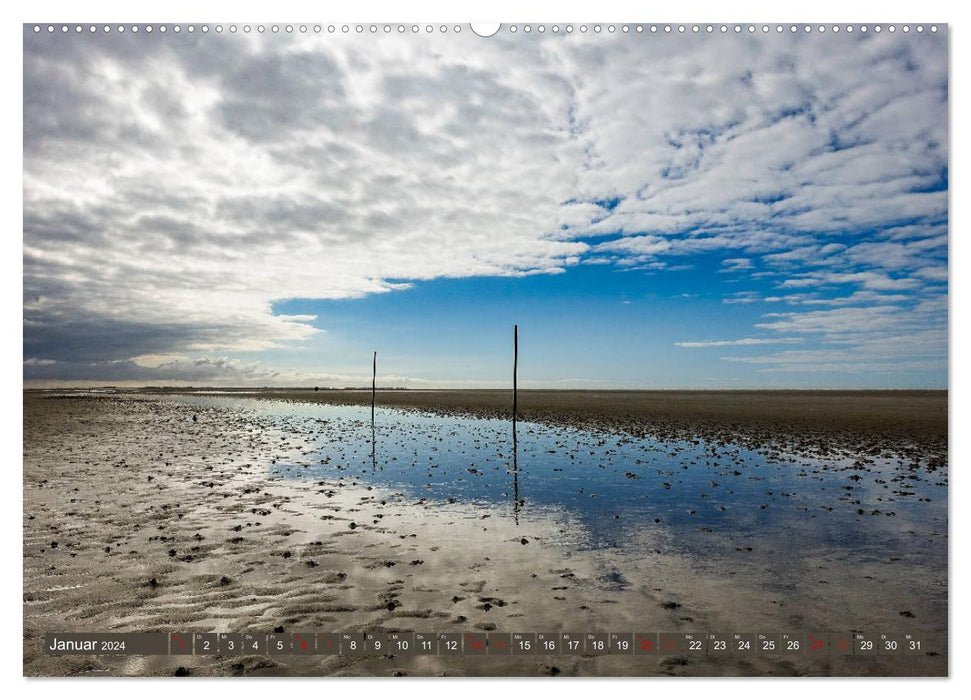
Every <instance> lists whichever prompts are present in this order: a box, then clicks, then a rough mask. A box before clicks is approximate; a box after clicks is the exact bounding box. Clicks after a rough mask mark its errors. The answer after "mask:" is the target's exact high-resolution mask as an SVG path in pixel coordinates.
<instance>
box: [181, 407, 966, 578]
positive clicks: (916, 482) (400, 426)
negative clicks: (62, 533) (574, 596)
mask: <svg viewBox="0 0 971 700" xmlns="http://www.w3.org/2000/svg"><path fill="white" fill-rule="evenodd" d="M185 400H188V401H193V402H201V403H203V404H204V405H210V406H221V407H232V408H234V409H245V410H247V411H252V412H255V414H256V415H258V416H261V417H263V418H267V419H270V420H272V421H274V422H276V423H279V424H281V425H282V426H284V427H286V428H288V429H292V430H294V431H297V432H300V433H301V434H304V435H307V436H312V439H313V440H314V443H315V445H314V449H313V450H312V451H311V452H310V453H308V454H305V455H304V457H303V463H302V464H301V466H299V467H296V466H295V465H293V464H282V463H281V464H276V465H272V470H273V471H274V472H275V473H277V474H279V475H281V476H284V477H287V478H297V479H318V480H333V479H350V480H354V481H357V482H360V483H364V484H368V485H372V486H375V487H387V488H391V489H394V490H397V491H400V492H403V493H405V494H406V495H407V497H409V498H412V499H415V500H421V499H424V500H426V501H439V502H443V503H449V502H452V503H457V504H473V505H477V506H493V507H496V508H498V509H505V510H506V511H508V512H509V513H510V514H511V515H512V516H513V517H514V518H515V519H516V521H517V522H518V521H519V519H522V520H523V521H524V523H528V522H529V521H530V519H531V518H533V517H536V518H539V519H547V518H549V517H550V516H551V515H553V514H556V515H557V517H560V516H562V514H569V516H570V517H569V521H570V524H569V525H568V526H566V527H564V528H562V529H563V532H562V533H560V535H561V537H562V541H563V542H564V543H567V542H569V543H570V545H571V546H575V547H585V548H592V549H597V548H601V549H603V548H610V549H614V550H619V551H621V552H623V551H629V552H631V553H635V551H636V552H643V551H645V550H648V549H655V550H656V549H663V550H665V551H686V552H691V553H696V554H698V553H700V554H705V555H711V556H714V555H717V554H719V553H725V552H726V551H728V552H733V551H734V550H735V547H734V544H735V543H744V542H760V543H766V542H770V541H771V542H774V543H776V544H777V547H775V548H774V549H775V551H778V552H779V553H780V555H782V556H791V557H795V558H798V557H800V556H803V555H805V554H807V553H809V552H813V551H838V550H846V551H852V552H853V553H854V555H855V556H864V557H867V556H869V557H874V558H878V559H879V558H886V557H888V556H891V555H892V556H905V557H910V558H914V557H923V558H926V557H929V558H932V559H933V558H938V557H939V558H941V559H943V558H944V557H946V539H945V538H943V537H936V538H935V536H934V535H933V534H932V533H935V532H937V533H946V531H947V523H946V507H947V506H946V494H947V489H946V486H942V485H939V484H946V469H945V470H943V471H944V473H943V474H942V473H937V474H926V473H913V472H910V471H907V470H905V469H903V468H902V467H901V466H900V465H899V464H898V463H896V462H894V461H892V460H881V459H878V460H874V461H873V463H868V464H865V465H864V466H865V470H864V469H853V468H852V467H853V462H854V460H853V459H849V458H844V459H833V460H822V459H809V458H806V457H803V456H795V455H786V454H782V453H780V452H772V453H770V454H769V455H766V454H761V453H759V452H756V451H752V450H746V449H742V448H738V447H735V446H732V445H713V444H709V443H705V442H704V441H701V440H696V441H687V442H678V443H660V442H658V441H655V440H653V439H644V438H632V437H631V436H628V435H622V434H611V433H592V432H587V431H583V430H578V429H575V428H569V427H561V426H550V425H543V424H536V423H524V422H520V424H519V431H518V441H517V444H516V448H517V449H516V451H515V452H513V442H512V434H511V425H510V423H509V422H508V421H501V420H488V419H473V418H466V417H457V416H442V415H432V414H427V413H421V412H417V411H407V410H393V409H379V411H378V414H377V421H376V424H375V425H374V426H373V432H372V424H371V421H370V408H369V407H366V406H330V405H319V404H299V403H288V402H279V401H255V400H252V399H230V398H223V397H187V398H185ZM852 475H859V476H860V479H859V480H854V479H850V478H849V477H850V476H852ZM915 476H916V477H917V478H913V477H915ZM900 477H904V478H903V480H902V481H901V480H899V478H900ZM894 479H898V480H897V481H894ZM879 482H884V483H879ZM894 491H905V492H906V494H907V495H899V494H894V493H893V492H894ZM890 499H892V500H890ZM920 499H930V500H929V501H927V500H920ZM860 511H863V512H862V513H861V512H860ZM873 511H879V512H878V513H876V514H873ZM889 512H892V513H894V515H887V513H889ZM578 529H579V530H580V531H582V534H580V532H577V530H578ZM742 548H743V550H744V545H743V546H742Z"/></svg>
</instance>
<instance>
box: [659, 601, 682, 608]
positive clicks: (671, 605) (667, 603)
mask: <svg viewBox="0 0 971 700" xmlns="http://www.w3.org/2000/svg"><path fill="white" fill-rule="evenodd" d="M661 607H662V608H664V609H665V610H677V609H678V608H680V607H681V603H675V602H674V601H673V600H668V601H665V602H663V603H661Z"/></svg>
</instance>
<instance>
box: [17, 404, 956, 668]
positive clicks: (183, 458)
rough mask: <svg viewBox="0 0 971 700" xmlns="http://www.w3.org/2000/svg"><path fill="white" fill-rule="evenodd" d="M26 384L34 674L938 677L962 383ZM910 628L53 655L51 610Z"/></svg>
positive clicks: (383, 626) (163, 622) (29, 655)
mask: <svg viewBox="0 0 971 700" xmlns="http://www.w3.org/2000/svg"><path fill="white" fill-rule="evenodd" d="M377 396H378V402H379V413H378V420H377V427H376V429H375V428H374V427H373V426H371V425H370V423H369V410H368V409H362V408H361V407H360V406H362V405H364V406H366V405H368V404H369V403H370V392H361V391H317V392H314V391H312V390H299V391H296V390H289V391H260V392H255V393H254V392H246V393H243V392H224V391H221V392H218V393H216V392H207V391H200V390H179V391H173V390H167V391H157V390H156V391H141V392H119V393H115V394H107V395H105V394H100V395H99V394H93V393H90V392H25V394H24V552H23V554H24V560H23V573H24V673H25V674H27V675H88V676H91V675H122V676H132V675H170V674H173V673H179V674H188V675H215V676H224V675H440V674H454V675H559V674H562V675H659V674H663V675H783V676H791V675H945V674H946V673H947V508H946V503H947V469H948V465H947V395H946V393H944V392H553V391H524V392H520V395H519V406H520V414H519V415H520V420H521V424H520V427H519V434H520V438H519V444H518V445H517V446H516V447H515V448H514V449H511V448H510V445H509V443H508V441H507V439H506V432H507V430H506V424H507V422H508V421H507V419H508V418H509V417H510V408H511V407H510V394H509V392H499V391H456V392H446V391H390V390H379V391H378V394H377ZM851 629H853V630H862V631H867V632H891V633H894V634H898V633H903V632H909V633H914V634H917V635H920V636H921V638H922V639H923V640H925V641H924V647H923V653H921V654H916V655H902V656H873V657H861V656H842V655H827V656H826V657H825V658H814V657H810V656H809V655H807V654H795V655H777V656H765V655H757V654H756V655H747V656H745V655H742V656H739V655H733V656H724V657H718V656H711V655H703V656H691V655H684V654H683V655H676V656H657V657H636V658H635V657H617V656H567V655H556V656H539V655H537V656H505V657H484V658H479V657H470V658H461V659H458V658H454V657H448V656H425V657H402V656H399V657H394V656H391V655H372V656H361V657H347V656H315V657H267V656H262V655H248V656H240V657H201V656H200V657H179V658H178V659H175V658H168V657H130V658H126V657H107V656H93V655H76V656H67V657H51V656H47V655H45V654H44V652H43V650H42V644H43V636H44V634H45V633H47V632H75V631H77V632H81V631H89V632H116V631H125V632H129V631H131V632H134V631H164V632H169V631H186V632H191V631H205V632H213V631H254V632H261V633H262V632H265V633H272V632H274V631H278V632H308V631H309V632H313V631H316V632H322V631H328V632H348V631H364V630H369V631H379V632H381V631H415V632H446V631H447V632H456V631H501V632H529V631H531V632H586V631H595V632H642V631H660V632H682V631H683V632H696V633H703V632H708V631H711V632H724V633H731V632H771V633H779V632H795V633H806V632H819V631H839V632H843V631H845V632H847V633H848V632H849V631H850V630H851Z"/></svg>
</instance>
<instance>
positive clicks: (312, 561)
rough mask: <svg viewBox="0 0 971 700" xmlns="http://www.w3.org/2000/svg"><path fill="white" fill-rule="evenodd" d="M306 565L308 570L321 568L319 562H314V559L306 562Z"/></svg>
mask: <svg viewBox="0 0 971 700" xmlns="http://www.w3.org/2000/svg"><path fill="white" fill-rule="evenodd" d="M306 565H307V568H308V569H312V568H314V567H315V566H320V565H319V564H318V563H317V562H315V561H314V560H313V559H309V560H308V561H307V562H306Z"/></svg>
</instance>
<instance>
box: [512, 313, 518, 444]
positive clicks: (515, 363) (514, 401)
mask: <svg viewBox="0 0 971 700" xmlns="http://www.w3.org/2000/svg"><path fill="white" fill-rule="evenodd" d="M518 375H519V324H518V323H517V324H515V325H513V327H512V440H513V442H514V443H515V442H516V420H517V419H518V417H519V415H518V414H519V387H518V381H519V379H518Z"/></svg>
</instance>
